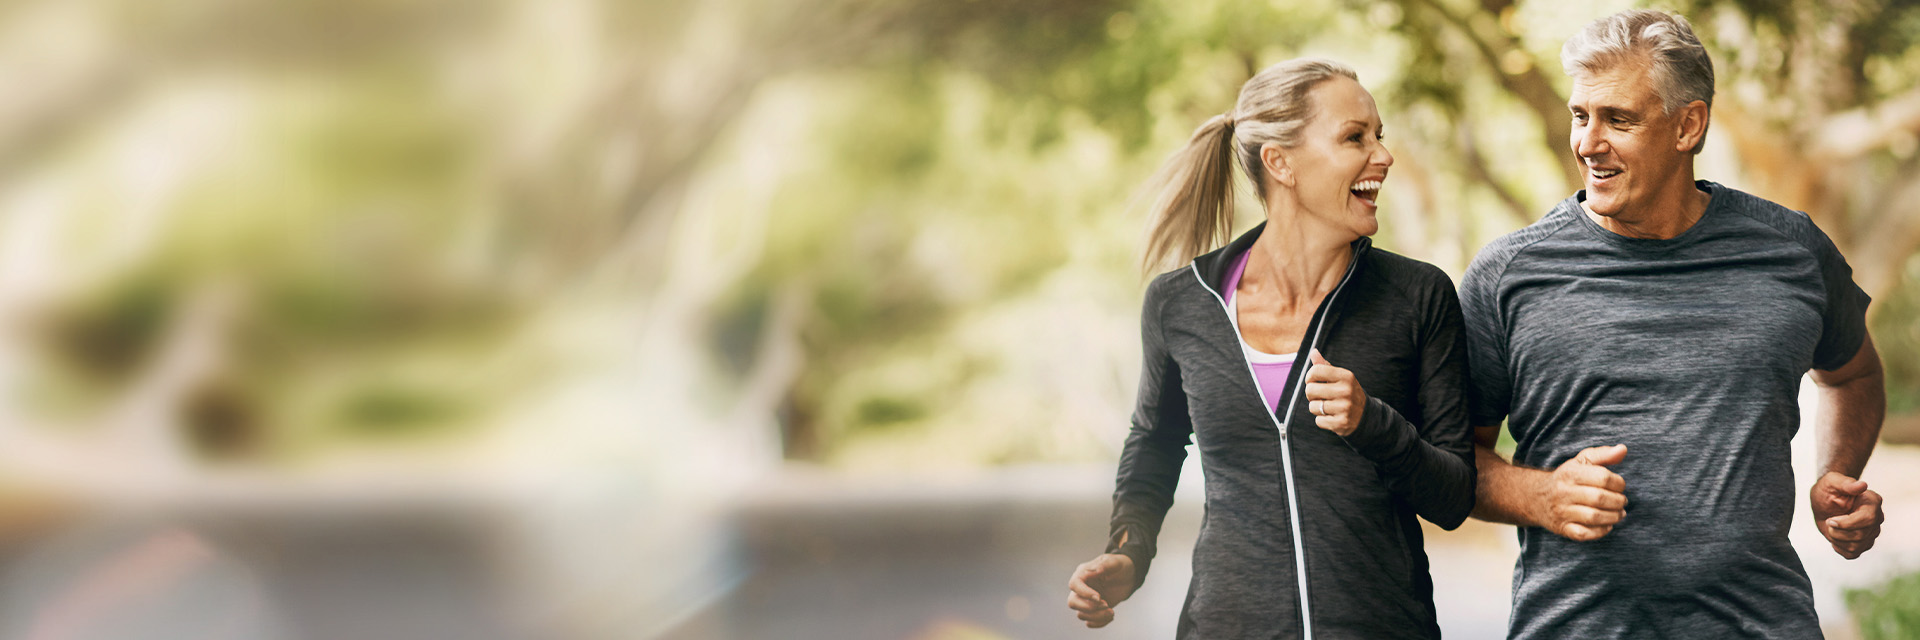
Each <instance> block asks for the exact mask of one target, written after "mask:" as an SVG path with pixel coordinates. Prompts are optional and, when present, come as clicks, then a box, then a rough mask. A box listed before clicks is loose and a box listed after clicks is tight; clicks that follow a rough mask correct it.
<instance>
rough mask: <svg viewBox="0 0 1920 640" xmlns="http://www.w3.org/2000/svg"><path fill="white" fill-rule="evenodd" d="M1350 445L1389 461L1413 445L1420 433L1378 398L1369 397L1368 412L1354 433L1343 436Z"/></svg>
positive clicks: (1361, 453) (1374, 456) (1383, 460)
mask: <svg viewBox="0 0 1920 640" xmlns="http://www.w3.org/2000/svg"><path fill="white" fill-rule="evenodd" d="M1344 437H1345V439H1346V441H1347V445H1348V446H1351V447H1353V450H1354V451H1358V452H1360V455H1362V456H1366V458H1367V459H1368V460H1372V461H1374V462H1386V461H1388V460H1392V459H1394V458H1396V457H1399V456H1400V455H1401V454H1402V453H1404V452H1406V450H1407V448H1408V447H1411V446H1413V441H1414V440H1416V439H1418V438H1419V437H1420V435H1419V434H1418V433H1415V432H1414V428H1413V423H1410V422H1407V419H1406V417H1404V416H1402V415H1400V412H1398V411H1394V410H1393V407H1392V406H1390V405H1388V404H1387V403H1386V402H1384V401H1382V400H1380V399H1379V398H1374V397H1368V398H1367V412H1366V415H1365V416H1364V417H1362V418H1361V419H1360V424H1358V425H1356V426H1355V427H1354V429H1353V433H1351V434H1348V435H1346V436H1344Z"/></svg>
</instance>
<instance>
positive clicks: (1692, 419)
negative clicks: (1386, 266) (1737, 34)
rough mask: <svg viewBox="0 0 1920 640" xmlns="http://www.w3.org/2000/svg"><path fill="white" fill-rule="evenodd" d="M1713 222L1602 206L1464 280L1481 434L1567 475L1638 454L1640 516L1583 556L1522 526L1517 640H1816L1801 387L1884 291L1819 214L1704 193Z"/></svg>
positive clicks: (1498, 250)
mask: <svg viewBox="0 0 1920 640" xmlns="http://www.w3.org/2000/svg"><path fill="white" fill-rule="evenodd" d="M1698 186H1699V188H1701V189H1702V190H1704V191H1706V192H1708V193H1709V194H1711V196H1712V200H1711V201H1710V203H1709V205H1708V206H1707V210H1706V214H1705V216H1704V217H1702V218H1701V219H1700V221H1699V222H1697V223H1695V224H1694V225H1693V227H1692V228H1690V229H1688V230H1687V231H1686V232H1685V233H1683V234H1681V235H1680V236H1678V237H1675V238H1673V239H1670V240H1641V239H1631V238H1626V237H1623V236H1620V235H1617V234H1614V233H1611V232H1608V231H1606V230H1605V229H1602V228H1601V227H1600V226H1599V225H1598V224H1596V223H1594V222H1593V221H1592V220H1591V219H1590V218H1588V217H1587V216H1586V215H1585V214H1584V213H1583V212H1582V211H1581V208H1580V204H1579V203H1580V200H1581V198H1583V197H1584V195H1585V192H1581V193H1578V194H1575V195H1574V197H1571V198H1568V199H1567V200H1565V201H1563V202H1561V203H1560V204H1559V205H1558V206H1556V207H1555V208H1554V210H1553V211H1552V212H1551V213H1549V214H1547V216H1546V217H1545V218H1543V219H1541V220H1540V221H1539V222H1537V223H1534V224H1533V225H1532V226H1529V227H1527V228H1524V229H1521V230H1519V231H1516V232H1514V233H1512V234H1509V235H1507V236H1506V237H1503V238H1500V239H1499V240H1496V241H1494V242H1493V243H1492V244H1489V245H1487V247H1486V248H1485V249H1482V250H1481V251H1480V255H1479V256H1478V257H1477V258H1475V259H1474V261H1473V265H1472V266H1471V267H1469V268H1468V269H1467V273H1466V275H1465V276H1464V277H1462V278H1461V284H1460V297H1461V304H1462V306H1463V308H1464V310H1465V312H1466V321H1467V335H1468V342H1469V344H1470V345H1471V349H1472V357H1471V358H1470V360H1471V362H1472V370H1473V376H1472V385H1471V389H1472V391H1471V393H1470V395H1469V397H1470V404H1471V405H1472V421H1473V424H1476V425H1494V424H1499V423H1500V420H1501V419H1502V418H1507V419H1508V420H1509V422H1508V427H1509V429H1511V430H1512V433H1513V436H1514V439H1515V440H1516V441H1517V443H1518V446H1517V448H1516V449H1515V451H1514V462H1516V463H1518V464H1521V465H1526V466H1531V467H1538V468H1546V469H1551V468H1554V467H1556V466H1559V465H1560V463H1562V462H1565V461H1567V460H1568V459H1570V458H1572V457H1573V456H1574V455H1575V454H1577V453H1579V451H1580V450H1581V449H1583V448H1586V447H1592V446H1602V445H1611V444H1625V445H1627V449H1628V451H1627V457H1626V460H1625V461H1624V462H1622V463H1621V464H1619V465H1617V466H1615V467H1614V470H1615V471H1616V472H1617V473H1619V474H1620V475H1621V476H1622V477H1624V478H1625V479H1626V495H1627V500H1628V504H1627V510H1626V519H1625V520H1624V521H1622V523H1621V524H1620V525H1619V526H1617V527H1615V528H1614V530H1613V532H1612V533H1611V534H1610V535H1608V536H1607V537H1605V538H1602V539H1600V540H1598V541H1594V542H1572V541H1569V540H1567V539H1565V538H1561V537H1559V536H1556V535H1553V534H1552V533H1549V532H1547V531H1546V530H1544V529H1540V528H1537V527H1521V528H1520V532H1519V533H1520V546H1521V551H1520V557H1519V559H1518V561H1516V563H1515V565H1514V570H1513V617H1512V619H1511V621H1510V623H1509V635H1510V637H1512V638H1524V639H1534V638H1736V637H1763V638H1817V637H1820V628H1819V624H1818V621H1817V620H1816V619H1815V617H1814V611H1813V596H1812V590H1811V587H1810V585H1809V583H1808V581H1807V575H1806V571H1805V570H1804V569H1802V568H1801V565H1800V559H1799V557H1798V556H1797V555H1795V554H1794V551H1793V547H1792V546H1790V545H1789V544H1788V543H1787V530H1788V528H1789V527H1790V526H1791V524H1792V516H1793V508H1794V501H1795V500H1796V499H1797V496H1798V495H1799V494H1798V492H1796V491H1794V488H1793V469H1792V467H1791V466H1789V451H1788V441H1789V440H1791V439H1792V438H1793V434H1794V432H1795V431H1796V430H1798V429H1799V427H1800V410H1799V406H1798V403H1797V394H1798V392H1799V385H1800V379H1801V376H1802V375H1803V374H1805V373H1806V372H1807V370H1808V369H1809V368H1810V367H1819V368H1821V369H1833V368H1837V367H1839V366H1840V365H1843V364H1845V363H1846V362H1847V361H1848V360H1849V359H1850V358H1851V357H1852V356H1853V355H1854V353H1855V352H1856V351H1858V350H1859V348H1860V344H1861V342H1862V340H1864V339H1865V335H1866V326H1865V322H1864V318H1865V312H1866V307H1867V296H1866V294H1865V293H1864V292H1862V291H1861V290H1860V288H1859V287H1857V286H1855V285H1854V283H1853V280H1852V271H1851V269H1849V268H1848V266H1847V263H1846V261H1845V260H1844V259H1843V258H1842V257H1841V256H1840V253H1839V251H1838V250H1836V249H1835V248H1834V246H1833V243H1832V242H1830V241H1829V240H1828V239H1827V237H1826V235H1825V234H1823V233H1821V232H1820V230H1819V229H1818V228H1816V227H1815V226H1814V225H1813V222H1812V221H1811V220H1809V219H1808V218H1807V216H1806V214H1803V213H1799V212H1796V211H1791V210H1788V209H1786V208H1784V207H1781V206H1779V205H1776V204H1773V203H1771V202H1767V201H1765V200H1762V199H1760V198H1756V197H1754V196H1752V195H1748V194H1746V193H1742V192H1740V191H1737V190H1734V189H1730V188H1727V187H1724V186H1721V185H1718V184H1713V183H1710V182H1705V181H1702V182H1700V183H1699V184H1698Z"/></svg>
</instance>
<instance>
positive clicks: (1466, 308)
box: [1460, 246, 1513, 427]
mask: <svg viewBox="0 0 1920 640" xmlns="http://www.w3.org/2000/svg"><path fill="white" fill-rule="evenodd" d="M1505 254H1506V252H1505V251H1502V250H1500V248H1498V247H1497V246H1489V247H1487V248H1486V249H1485V250H1483V251H1481V252H1480V255H1479V256H1476V257H1475V258H1474V259H1473V264H1472V265H1469V266H1468V267H1467V272H1466V274H1465V275H1462V276H1461V277H1460V311H1461V313H1462V314H1463V318H1462V319H1463V320H1464V321H1465V323H1466V324H1465V328H1466V334H1465V339H1466V345H1467V422H1468V423H1469V424H1471V425H1473V426H1475V427H1487V426H1495V425H1498V424H1500V421H1502V420H1505V419H1506V418H1507V412H1508V411H1509V410H1510V409H1511V408H1512V402H1513V397H1512V393H1513V385H1512V381H1511V378H1510V376H1509V373H1508V371H1509V369H1508V368H1507V330H1506V322H1505V319H1504V318H1502V316H1501V309H1500V278H1501V275H1502V274H1503V273H1504V272H1505V271H1506V267H1507V256H1506V255H1505Z"/></svg>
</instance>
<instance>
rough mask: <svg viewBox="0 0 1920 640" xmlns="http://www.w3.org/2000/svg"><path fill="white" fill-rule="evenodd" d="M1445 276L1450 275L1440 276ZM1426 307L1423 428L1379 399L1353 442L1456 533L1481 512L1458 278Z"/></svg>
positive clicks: (1370, 402)
mask: <svg viewBox="0 0 1920 640" xmlns="http://www.w3.org/2000/svg"><path fill="white" fill-rule="evenodd" d="M1440 277H1441V278H1442V279H1444V278H1445V276H1444V275H1441V276H1440ZM1429 291H1430V293H1429V294H1428V295H1427V296H1426V298H1427V300H1428V303H1427V304H1424V305H1421V306H1422V307H1423V308H1424V311H1423V312H1422V313H1421V324H1420V328H1419V340H1418V344H1419V350H1420V353H1419V369H1420V370H1419V376H1420V377H1419V385H1420V386H1419V389H1418V390H1417V391H1416V394H1415V395H1416V399H1417V401H1418V402H1419V404H1420V415H1421V417H1422V418H1423V424H1420V425H1415V424H1413V423H1412V422H1410V421H1408V420H1407V418H1406V417H1405V416H1403V415H1401V414H1400V412H1398V411H1395V410H1394V409H1393V407H1392V406H1390V405H1388V404H1387V403H1386V402H1384V401H1382V400H1380V399H1379V398H1374V397H1369V398H1367V410H1366V413H1365V415H1363V416H1361V418H1360V424H1359V425H1357V426H1356V427H1355V428H1354V431H1353V433H1352V434H1351V435H1349V436H1347V438H1346V439H1347V444H1349V445H1351V446H1352V447H1353V448H1354V450H1355V451H1358V452H1360V454H1361V455H1363V456H1366V457H1367V458H1368V459H1370V460H1372V461H1373V462H1374V463H1375V464H1377V465H1378V466H1379V468H1380V475H1381V477H1382V479H1384V480H1385V481H1386V484H1387V488H1388V490H1390V491H1392V492H1393V494H1394V495H1395V496H1398V497H1399V498H1400V499H1402V500H1405V501H1406V502H1407V504H1409V505H1411V506H1412V507H1413V510H1414V512H1415V513H1418V514H1420V517H1423V518H1426V519H1427V521H1429V522H1432V523H1434V524H1436V525H1439V526H1440V527H1441V528H1443V529H1447V530H1452V529H1454V528H1455V527H1458V526H1460V523H1461V522H1465V521H1466V519H1467V515H1468V514H1469V513H1471V512H1472V511H1473V499H1474V496H1473V491H1474V483H1475V481H1476V480H1477V479H1478V474H1479V472H1478V470H1477V469H1475V467H1474V464H1473V432H1472V428H1471V427H1469V426H1468V425H1467V408H1466V396H1465V394H1466V381H1467V354H1466V345H1465V344H1463V343H1461V331H1462V321H1461V316H1460V302H1459V298H1458V296H1456V295H1455V294H1454V292H1453V286H1452V284H1451V283H1443V286H1439V287H1436V288H1432V289H1429Z"/></svg>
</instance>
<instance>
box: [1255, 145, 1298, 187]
mask: <svg viewBox="0 0 1920 640" xmlns="http://www.w3.org/2000/svg"><path fill="white" fill-rule="evenodd" d="M1260 166H1262V167H1264V168H1265V169H1266V171H1267V175H1269V176H1272V177H1273V181H1274V182H1278V183H1280V184H1281V185H1282V186H1285V187H1286V188H1288V189H1292V188H1293V167H1292V166H1291V165H1289V164H1288V163H1287V151H1286V150H1285V149H1281V148H1280V145H1277V144H1274V143H1271V142H1269V143H1266V144H1263V145H1260Z"/></svg>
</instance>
